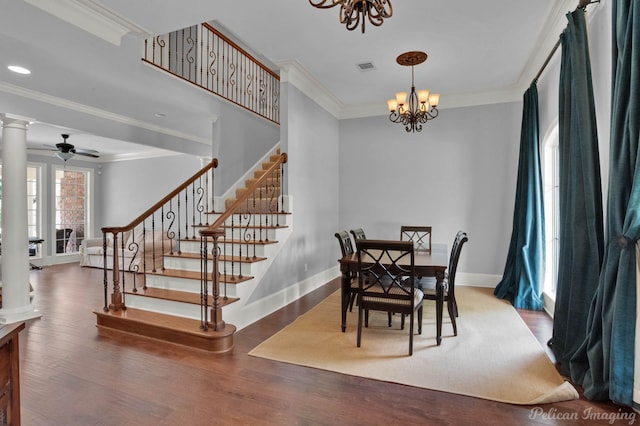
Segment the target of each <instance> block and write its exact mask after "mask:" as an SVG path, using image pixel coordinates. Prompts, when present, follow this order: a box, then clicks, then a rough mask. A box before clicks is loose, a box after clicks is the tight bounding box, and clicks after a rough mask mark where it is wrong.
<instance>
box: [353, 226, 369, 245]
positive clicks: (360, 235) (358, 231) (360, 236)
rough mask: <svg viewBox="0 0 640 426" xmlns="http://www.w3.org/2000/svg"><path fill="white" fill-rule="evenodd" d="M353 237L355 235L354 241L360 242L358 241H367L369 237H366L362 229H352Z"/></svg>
mask: <svg viewBox="0 0 640 426" xmlns="http://www.w3.org/2000/svg"><path fill="white" fill-rule="evenodd" d="M351 235H353V240H354V241H356V242H357V241H358V240H366V239H367V237H366V236H365V235H364V231H363V230H362V228H357V229H352V230H351Z"/></svg>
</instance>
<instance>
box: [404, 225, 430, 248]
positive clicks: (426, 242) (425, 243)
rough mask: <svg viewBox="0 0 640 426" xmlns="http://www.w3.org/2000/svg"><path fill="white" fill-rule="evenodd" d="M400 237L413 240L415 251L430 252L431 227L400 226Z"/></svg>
mask: <svg viewBox="0 0 640 426" xmlns="http://www.w3.org/2000/svg"><path fill="white" fill-rule="evenodd" d="M400 239H401V240H403V241H404V240H408V241H413V246H414V248H415V250H416V251H422V252H427V253H431V227H430V226H409V225H402V226H401V227H400Z"/></svg>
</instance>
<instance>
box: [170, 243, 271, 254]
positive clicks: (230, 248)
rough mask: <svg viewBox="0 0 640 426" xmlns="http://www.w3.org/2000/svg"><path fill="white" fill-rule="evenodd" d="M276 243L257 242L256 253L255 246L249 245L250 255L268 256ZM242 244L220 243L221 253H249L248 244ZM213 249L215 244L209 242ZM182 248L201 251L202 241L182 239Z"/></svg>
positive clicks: (208, 246)
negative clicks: (263, 243) (264, 243)
mask: <svg viewBox="0 0 640 426" xmlns="http://www.w3.org/2000/svg"><path fill="white" fill-rule="evenodd" d="M272 245H274V244H266V245H261V244H257V245H256V246H255V253H254V252H253V249H254V246H253V245H251V244H250V245H249V256H254V255H255V256H257V257H266V256H268V253H269V251H271V248H270V246H272ZM240 246H241V245H240V244H219V247H220V253H221V254H225V255H227V256H240V254H242V255H243V256H246V255H247V246H246V244H242V247H240ZM212 249H213V244H212V243H209V244H207V250H209V252H211V250H212ZM180 250H181V251H182V252H183V253H200V242H199V241H198V242H197V243H196V242H192V241H182V242H180Z"/></svg>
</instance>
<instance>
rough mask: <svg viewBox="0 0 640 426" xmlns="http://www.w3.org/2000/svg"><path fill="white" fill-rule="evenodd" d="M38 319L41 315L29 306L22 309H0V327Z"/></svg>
mask: <svg viewBox="0 0 640 426" xmlns="http://www.w3.org/2000/svg"><path fill="white" fill-rule="evenodd" d="M40 317H42V313H40V311H38V310H36V309H33V306H31V305H29V306H25V307H22V308H12V309H0V325H4V324H13V323H16V322H21V321H28V320H32V319H36V318H40Z"/></svg>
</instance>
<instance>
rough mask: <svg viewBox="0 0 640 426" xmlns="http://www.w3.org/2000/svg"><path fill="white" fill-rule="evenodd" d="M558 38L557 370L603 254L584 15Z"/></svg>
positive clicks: (574, 16)
mask: <svg viewBox="0 0 640 426" xmlns="http://www.w3.org/2000/svg"><path fill="white" fill-rule="evenodd" d="M567 20H568V21H569V22H568V24H567V27H566V29H565V30H564V32H563V33H562V34H561V35H560V41H561V43H562V60H561V64H560V87H559V100H560V102H559V121H558V128H559V141H558V147H559V172H560V187H559V191H560V196H559V198H560V199H559V208H560V211H559V216H560V217H559V223H560V227H559V228H560V229H559V244H560V247H559V252H558V276H557V286H556V302H555V313H554V322H553V337H552V348H553V352H554V354H555V356H556V359H557V361H558V363H559V364H560V372H561V373H562V374H564V375H565V376H569V375H570V360H571V357H572V356H573V354H574V353H575V352H576V351H577V350H578V349H579V348H580V345H581V344H582V342H583V341H584V339H585V337H586V334H587V319H588V315H589V309H590V307H591V301H592V299H593V296H594V294H595V293H596V289H597V287H598V277H599V275H600V266H601V264H602V257H603V252H604V248H603V246H604V231H603V225H602V220H603V219H602V186H601V185H602V184H601V177H600V157H599V153H598V134H597V127H596V112H595V101H594V96H593V84H592V80H591V61H590V58H589V43H588V39H587V23H586V19H585V12H584V11H583V10H581V9H578V10H576V11H574V12H571V13H568V14H567Z"/></svg>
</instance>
